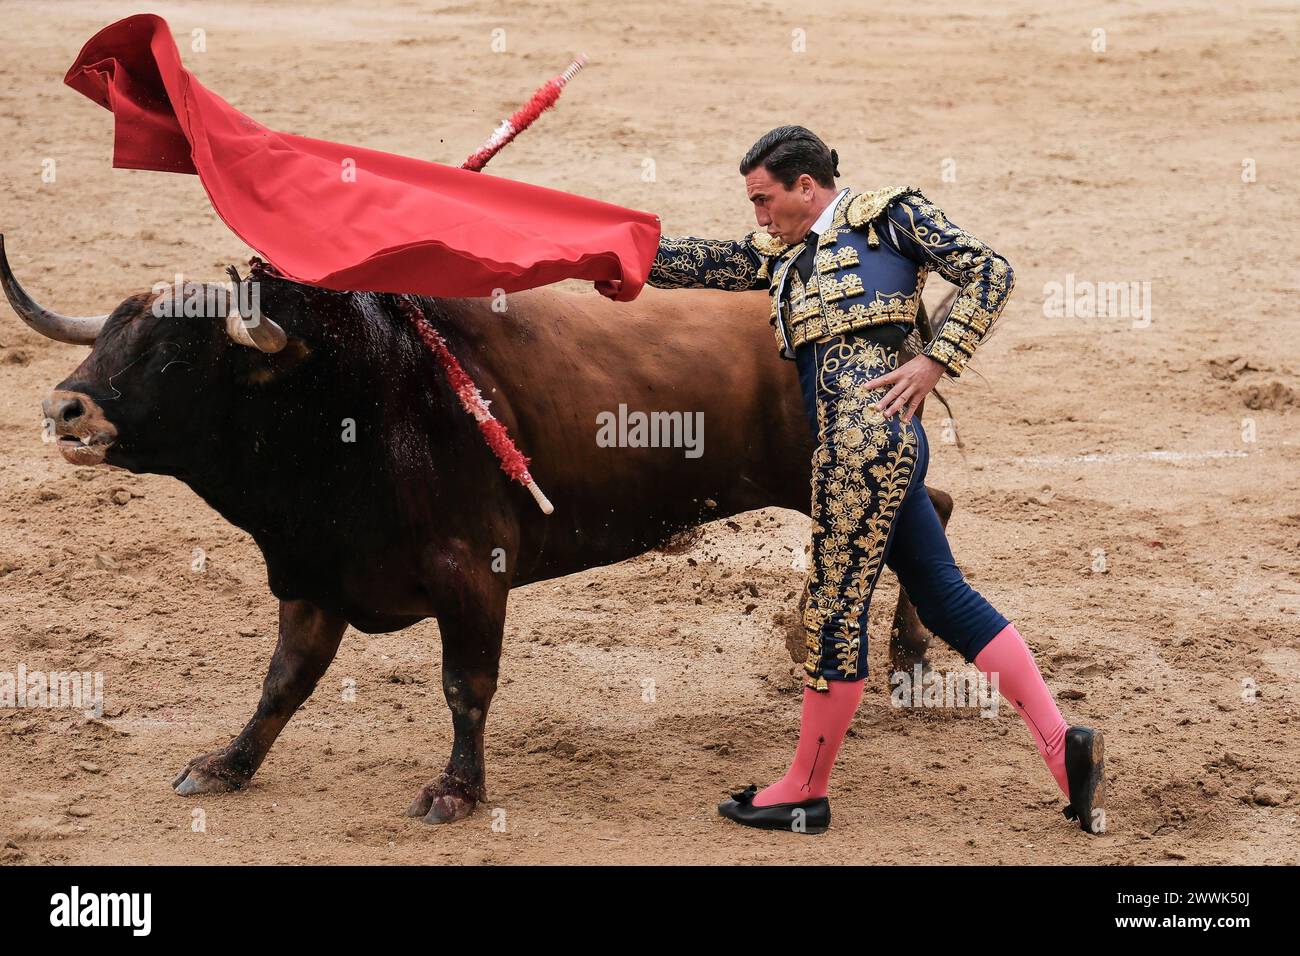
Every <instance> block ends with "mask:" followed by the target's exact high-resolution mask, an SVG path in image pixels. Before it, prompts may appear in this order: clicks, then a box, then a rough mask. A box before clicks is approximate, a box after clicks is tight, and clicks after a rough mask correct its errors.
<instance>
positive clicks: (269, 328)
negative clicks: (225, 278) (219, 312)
mask: <svg viewBox="0 0 1300 956" xmlns="http://www.w3.org/2000/svg"><path fill="white" fill-rule="evenodd" d="M226 272H228V273H229V274H230V278H231V281H232V282H233V283H234V288H236V289H238V288H239V284H240V282H242V281H243V280H242V279H240V278H239V272H238V271H237V270H236V269H235V267H234V266H230V267H229V268H227V269H226ZM226 334H227V335H229V336H230V338H231V341H233V342H235V343H236V344H238V345H247V346H248V347H249V348H253V349H258V350H259V351H262V352H278V351H280V350H281V349H282V348H284V347H285V346H286V345H288V344H289V336H288V334H287V333H286V332H285V331H284V329H282V328H281V327H280V326H279V325H277V324H276V323H275V322H272V321H271V320H270V319H268V318H267V317H266V316H264V315H262V313H261V310H258V314H257V318H256V320H255V321H253V322H245V321H244V317H243V316H242V315H240V313H239V296H238V295H236V296H233V297H232V298H231V305H230V312H229V313H228V314H227V315H226Z"/></svg>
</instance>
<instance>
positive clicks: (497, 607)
mask: <svg viewBox="0 0 1300 956" xmlns="http://www.w3.org/2000/svg"><path fill="white" fill-rule="evenodd" d="M465 557H467V556H466V555H463V554H462V555H460V556H459V559H458V560H456V561H450V562H449V564H450V566H452V567H455V568H456V573H455V574H454V575H451V576H449V578H451V579H452V581H454V586H452V587H449V588H446V589H445V592H444V595H443V597H442V601H441V607H440V609H439V611H438V613H437V615H436V617H437V618H438V629H439V631H440V632H441V634H442V690H443V694H444V695H445V696H446V698H447V706H448V707H449V708H450V709H451V725H452V730H453V733H454V735H455V738H454V740H453V741H452V745H451V759H450V760H449V761H448V763H447V768H446V769H445V770H444V771H443V772H442V774H441V775H440V776H439V777H438V778H437V779H436V780H433V781H432V782H430V783H428V784H426V785H425V786H424V787H422V788H421V790H420V792H419V793H418V794H417V795H416V797H415V799H414V800H413V801H412V802H411V805H410V807H409V808H408V809H407V811H406V812H407V815H408V816H412V817H422V818H423V819H424V822H425V823H452V822H454V821H456V820H460V819H463V818H464V817H467V816H469V815H470V813H472V812H473V811H474V807H475V806H476V805H477V804H478V802H479V801H480V800H485V799H487V788H486V774H485V771H484V762H483V730H484V727H485V725H486V723H487V714H488V706H489V705H490V704H491V703H492V695H493V694H494V693H495V692H496V688H497V672H498V668H499V664H500V659H501V638H502V633H503V631H504V629H505V620H506V598H507V596H508V595H509V591H510V588H509V582H508V581H507V579H506V575H505V574H502V573H496V572H493V571H492V570H491V569H490V568H489V567H487V566H486V565H484V566H475V565H470V564H469V563H468V561H466V560H464V558H465ZM444 580H446V579H444Z"/></svg>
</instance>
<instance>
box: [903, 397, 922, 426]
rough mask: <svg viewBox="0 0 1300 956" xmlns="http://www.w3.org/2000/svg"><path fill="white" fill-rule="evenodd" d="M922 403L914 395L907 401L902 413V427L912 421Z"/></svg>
mask: <svg viewBox="0 0 1300 956" xmlns="http://www.w3.org/2000/svg"><path fill="white" fill-rule="evenodd" d="M922 401H924V399H921V398H918V397H917V396H915V395H913V396H912V397H911V398H909V399H908V400H907V408H906V409H905V410H904V412H903V424H904V425H906V424H907V423H908V422H910V421H911V420H912V416H913V415H915V414H916V410H917V409H918V408H919V407H920V406H921V402H922Z"/></svg>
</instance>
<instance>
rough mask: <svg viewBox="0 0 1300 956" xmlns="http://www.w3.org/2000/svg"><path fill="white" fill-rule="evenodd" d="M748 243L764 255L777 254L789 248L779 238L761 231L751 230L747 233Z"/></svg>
mask: <svg viewBox="0 0 1300 956" xmlns="http://www.w3.org/2000/svg"><path fill="white" fill-rule="evenodd" d="M749 244H750V245H751V246H753V247H754V248H755V249H757V250H758V251H759V252H760V253H761V254H762V255H765V256H779V255H780V254H781V253H783V252H785V250H786V249H788V248H790V247H789V246H787V245H786V244H785V243H784V242H782V241H781V240H780V239H776V238H774V237H772V236H769V235H768V234H767V233H765V232H762V231H758V232H751V233H750V234H749Z"/></svg>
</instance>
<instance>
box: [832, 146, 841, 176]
mask: <svg viewBox="0 0 1300 956" xmlns="http://www.w3.org/2000/svg"><path fill="white" fill-rule="evenodd" d="M839 174H840V154H839V153H837V152H836V151H835V150H833V149H832V150H831V175H832V176H838V175H839Z"/></svg>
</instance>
